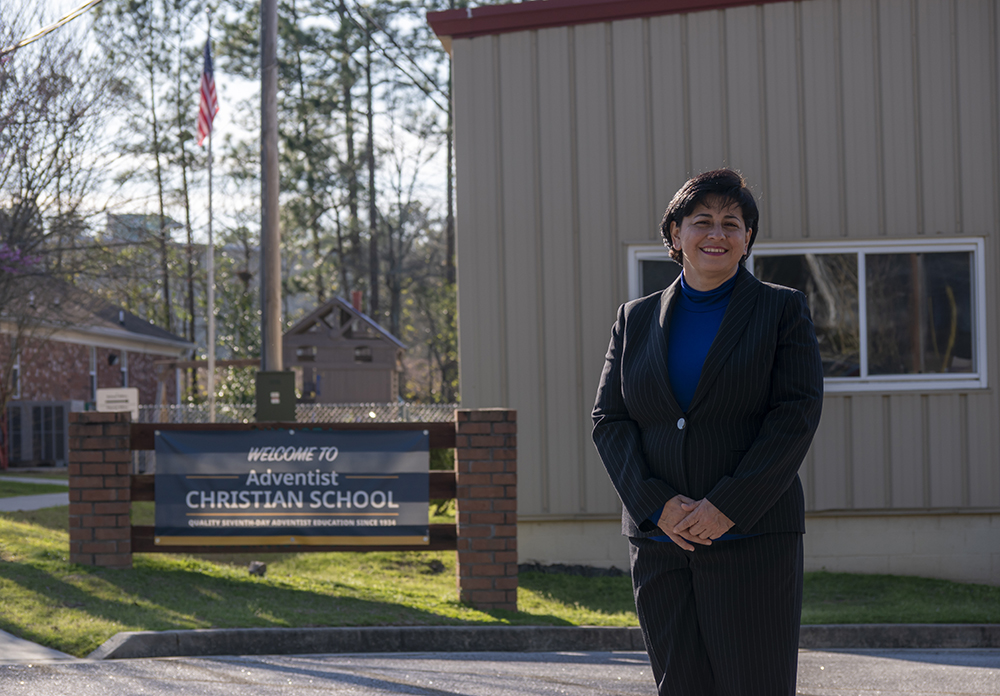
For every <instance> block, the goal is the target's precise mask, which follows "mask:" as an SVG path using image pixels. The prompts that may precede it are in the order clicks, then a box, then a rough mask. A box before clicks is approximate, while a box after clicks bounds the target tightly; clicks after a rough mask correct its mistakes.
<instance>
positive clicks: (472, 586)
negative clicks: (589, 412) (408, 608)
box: [455, 408, 517, 611]
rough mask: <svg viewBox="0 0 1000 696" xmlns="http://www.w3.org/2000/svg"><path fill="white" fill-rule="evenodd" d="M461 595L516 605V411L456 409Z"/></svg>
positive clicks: (486, 603)
mask: <svg viewBox="0 0 1000 696" xmlns="http://www.w3.org/2000/svg"><path fill="white" fill-rule="evenodd" d="M455 418H456V422H455V466H456V469H457V475H458V478H457V481H456V484H457V488H456V494H455V502H456V505H455V507H456V508H457V510H456V512H457V515H458V564H457V572H458V595H459V600H460V601H462V602H468V603H469V604H472V605H473V606H476V607H480V608H485V609H510V610H515V611H516V610H517V411H514V410H508V409H499V408H498V409H484V410H478V411H473V410H465V409H462V410H458V411H456V412H455Z"/></svg>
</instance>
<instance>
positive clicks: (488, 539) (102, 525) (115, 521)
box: [69, 409, 517, 610]
mask: <svg viewBox="0 0 1000 696" xmlns="http://www.w3.org/2000/svg"><path fill="white" fill-rule="evenodd" d="M279 427H280V428H284V427H291V428H295V427H297V428H303V427H310V428H314V429H315V428H327V429H330V430H353V429H360V430H379V429H385V430H398V429H414V428H430V429H431V437H432V444H431V446H432V447H439V448H445V447H454V448H455V471H454V472H447V471H433V472H431V474H432V476H431V490H432V495H431V497H432V498H449V497H454V498H455V502H456V508H457V517H458V519H457V525H456V526H450V525H430V527H431V529H430V545H429V546H430V548H431V549H437V550H456V551H457V552H458V555H457V561H458V562H457V563H456V575H457V578H456V580H457V585H458V594H459V600H460V601H463V602H467V603H469V604H471V605H473V606H475V607H477V608H479V609H483V610H490V609H509V610H516V609H517V412H516V411H514V410H511V409H478V410H472V409H460V410H457V411H456V412H455V424H454V426H453V427H449V426H448V424H446V423H429V424H419V423H417V424H415V423H398V424H393V423H385V424H372V423H366V424H360V425H359V424H343V423H314V424H303V423H295V424H292V423H288V424H275V423H266V424H248V425H243V424H220V425H211V426H206V425H192V426H183V425H170V424H162V425H159V424H153V425H150V424H141V425H139V424H135V425H131V424H130V416H129V414H128V413H94V412H83V413H71V414H70V425H69V437H70V440H69V446H70V452H69V475H70V476H69V485H70V492H69V500H70V508H69V527H70V529H69V538H70V562H72V563H79V564H81V565H92V566H104V567H115V568H129V567H131V566H132V553H133V549H138V550H139V551H141V552H149V553H170V552H174V553H185V552H192V553H211V552H215V553H224V552H233V551H236V550H240V551H252V550H254V549H259V550H261V551H266V552H275V551H279V552H293V553H307V552H309V551H359V550H376V549H374V548H373V549H362V548H359V547H351V546H336V547H329V546H320V547H315V546H313V547H310V546H283V547H238V548H237V547H218V546H217V547H207V548H200V547H199V548H197V549H195V548H192V549H185V548H182V547H174V548H170V547H165V548H157V547H155V546H154V545H153V544H152V543H151V542H152V535H153V532H154V529H153V528H152V527H145V528H144V527H133V526H132V525H131V522H130V517H129V513H130V511H131V504H132V503H131V501H132V500H133V499H135V500H153V499H154V498H153V497H152V493H153V487H154V485H155V480H154V477H152V476H131V475H130V472H131V462H132V450H133V449H152V438H153V430H155V429H163V430H167V429H175V430H183V429H197V430H206V429H217V430H220V431H222V430H241V429H242V430H252V429H257V428H263V429H274V428H279ZM435 443H436V444H435ZM434 491H437V492H436V493H434ZM438 528H442V529H438ZM390 548H394V547H381V548H379V549H378V550H390ZM425 548H426V547H420V546H415V547H406V548H405V550H412V551H420V550H424V549H425ZM398 550H404V549H398Z"/></svg>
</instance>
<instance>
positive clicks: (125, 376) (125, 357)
mask: <svg viewBox="0 0 1000 696" xmlns="http://www.w3.org/2000/svg"><path fill="white" fill-rule="evenodd" d="M121 370H122V386H123V387H127V386H128V351H127V350H123V351H122V357H121Z"/></svg>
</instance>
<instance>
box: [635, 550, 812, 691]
mask: <svg viewBox="0 0 1000 696" xmlns="http://www.w3.org/2000/svg"><path fill="white" fill-rule="evenodd" d="M629 542H630V544H629V560H630V562H631V567H632V588H633V591H634V593H635V607H636V612H637V613H638V615H639V625H640V626H641V627H642V635H643V639H644V640H645V643H646V652H647V653H649V661H650V664H651V666H652V669H653V677H654V679H655V680H656V684H657V688H658V690H659V691H658V693H659V694H660V696H666V695H668V694H669V696H713V695H715V696H779V695H781V696H784V695H786V694H787V695H788V696H794V694H795V680H796V670H797V666H798V647H799V622H800V620H801V617H802V535H801V534H800V533H797V532H795V533H773V534H760V535H758V536H753V537H747V538H743V539H729V540H725V541H716V542H714V543H713V544H712V545H711V546H696V547H695V550H694V551H684V550H683V549H681V548H679V547H678V546H677V545H676V544H673V543H668V542H659V541H651V540H649V539H641V538H630V539H629Z"/></svg>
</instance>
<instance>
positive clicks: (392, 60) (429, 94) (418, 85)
mask: <svg viewBox="0 0 1000 696" xmlns="http://www.w3.org/2000/svg"><path fill="white" fill-rule="evenodd" d="M358 9H359V10H360V11H363V10H362V9H361V7H360V6H358ZM344 10H345V13H346V14H347V16H348V18H349V19H350V20H351V22H352V23H353V24H354V26H356V27H357V28H358V29H360V30H361V31H363V32H365V34H366V35H367V36H368V39H369V40H370V41H371V42H372V43H373V44H374V45H375V48H376V49H378V52H379V53H381V54H382V55H383V56H384V57H385V59H386V60H388V61H389V62H390V63H392V65H393V67H395V68H396V69H397V70H399V72H401V73H403V74H404V75H406V77H408V78H409V80H410V82H411V83H412V84H413V86H414V87H416V88H417V89H419V90H420V91H421V92H423V93H424V96H426V97H427V98H428V99H430V100H431V102H432V103H433V104H434V106H436V107H437V108H439V109H440V110H441V111H444V112H445V113H447V112H448V107H447V106H445V105H443V104H442V103H441V102H439V101H438V100H437V98H436V97H435V96H434V93H433V92H432V91H431V89H428V88H427V87H426V86H424V85H423V84H421V82H420V80H418V79H417V78H415V77H414V76H413V75H411V74H410V73H409V72H407V71H406V69H405V68H404V67H403V66H402V65H400V64H399V63H398V62H396V59H395V58H393V57H392V56H391V55H389V52H388V51H386V50H385V47H384V46H383V45H382V44H380V43H379V42H378V41H376V40H375V38H374V37H373V36H372V34H371V32H370V31H369V29H368V27H366V26H362V24H361V22H359V21H358V20H356V19H355V18H354V15H353V14H352V13H351V11H350V10H348V9H347V6H346V5H345V6H344ZM365 14H366V15H367V13H365ZM372 24H375V26H376V27H377V28H378V29H380V30H381V31H382V32H383V33H384V34H385V35H386V36H389V34H388V32H386V31H385V30H384V29H382V28H381V27H379V26H378V24H377V23H376V22H375V21H374V20H372ZM389 40H390V41H392V37H391V36H389ZM392 43H393V45H395V46H396V48H397V49H399V51H400V52H401V53H403V55H404V56H406V58H407V60H409V61H410V62H411V63H413V65H414V66H416V68H417V70H419V71H420V72H421V73H422V74H423V75H424V76H425V77H427V73H425V72H424V71H423V69H422V68H421V67H420V66H419V65H417V63H416V61H415V60H413V59H412V58H410V56H408V55H407V54H406V52H405V51H403V49H402V48H400V47H399V45H398V44H396V42H395V41H392ZM429 80H430V82H431V84H432V85H433V84H434V80H433V78H429ZM434 89H437V86H436V85H435V87H434ZM438 91H440V90H438Z"/></svg>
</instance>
